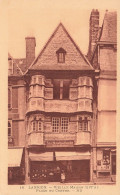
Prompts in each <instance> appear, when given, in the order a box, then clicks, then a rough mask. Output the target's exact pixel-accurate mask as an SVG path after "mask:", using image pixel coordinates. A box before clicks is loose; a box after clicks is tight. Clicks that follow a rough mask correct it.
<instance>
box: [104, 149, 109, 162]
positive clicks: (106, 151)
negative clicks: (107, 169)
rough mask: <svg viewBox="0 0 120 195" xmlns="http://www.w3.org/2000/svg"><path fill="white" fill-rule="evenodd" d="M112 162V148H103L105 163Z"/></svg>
mask: <svg viewBox="0 0 120 195" xmlns="http://www.w3.org/2000/svg"><path fill="white" fill-rule="evenodd" d="M109 164H110V150H103V165H109Z"/></svg>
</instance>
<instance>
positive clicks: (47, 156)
mask: <svg viewBox="0 0 120 195" xmlns="http://www.w3.org/2000/svg"><path fill="white" fill-rule="evenodd" d="M29 158H30V160H31V161H53V152H44V153H33V152H30V153H29Z"/></svg>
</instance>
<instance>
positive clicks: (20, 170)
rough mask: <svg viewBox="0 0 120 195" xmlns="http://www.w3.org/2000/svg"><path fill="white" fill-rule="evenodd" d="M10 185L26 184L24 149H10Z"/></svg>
mask: <svg viewBox="0 0 120 195" xmlns="http://www.w3.org/2000/svg"><path fill="white" fill-rule="evenodd" d="M8 160H9V161H8V184H11V185H12V184H24V181H25V169H24V151H23V148H12V149H8Z"/></svg>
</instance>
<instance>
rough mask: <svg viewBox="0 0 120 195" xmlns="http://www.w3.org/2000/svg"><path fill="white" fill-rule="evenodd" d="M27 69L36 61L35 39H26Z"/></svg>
mask: <svg viewBox="0 0 120 195" xmlns="http://www.w3.org/2000/svg"><path fill="white" fill-rule="evenodd" d="M25 40H26V67H27V68H28V67H29V66H30V65H31V63H32V62H33V60H34V59H35V47H36V41H35V37H26V38H25Z"/></svg>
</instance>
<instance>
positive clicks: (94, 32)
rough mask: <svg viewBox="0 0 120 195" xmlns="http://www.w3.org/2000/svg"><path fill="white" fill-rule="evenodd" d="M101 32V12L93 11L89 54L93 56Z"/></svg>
mask: <svg viewBox="0 0 120 195" xmlns="http://www.w3.org/2000/svg"><path fill="white" fill-rule="evenodd" d="M98 32H99V11H98V10H97V9H93V10H92V12H91V15H90V26H89V53H90V55H91V54H92V52H93V50H94V47H95V45H96V42H97V40H98Z"/></svg>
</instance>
